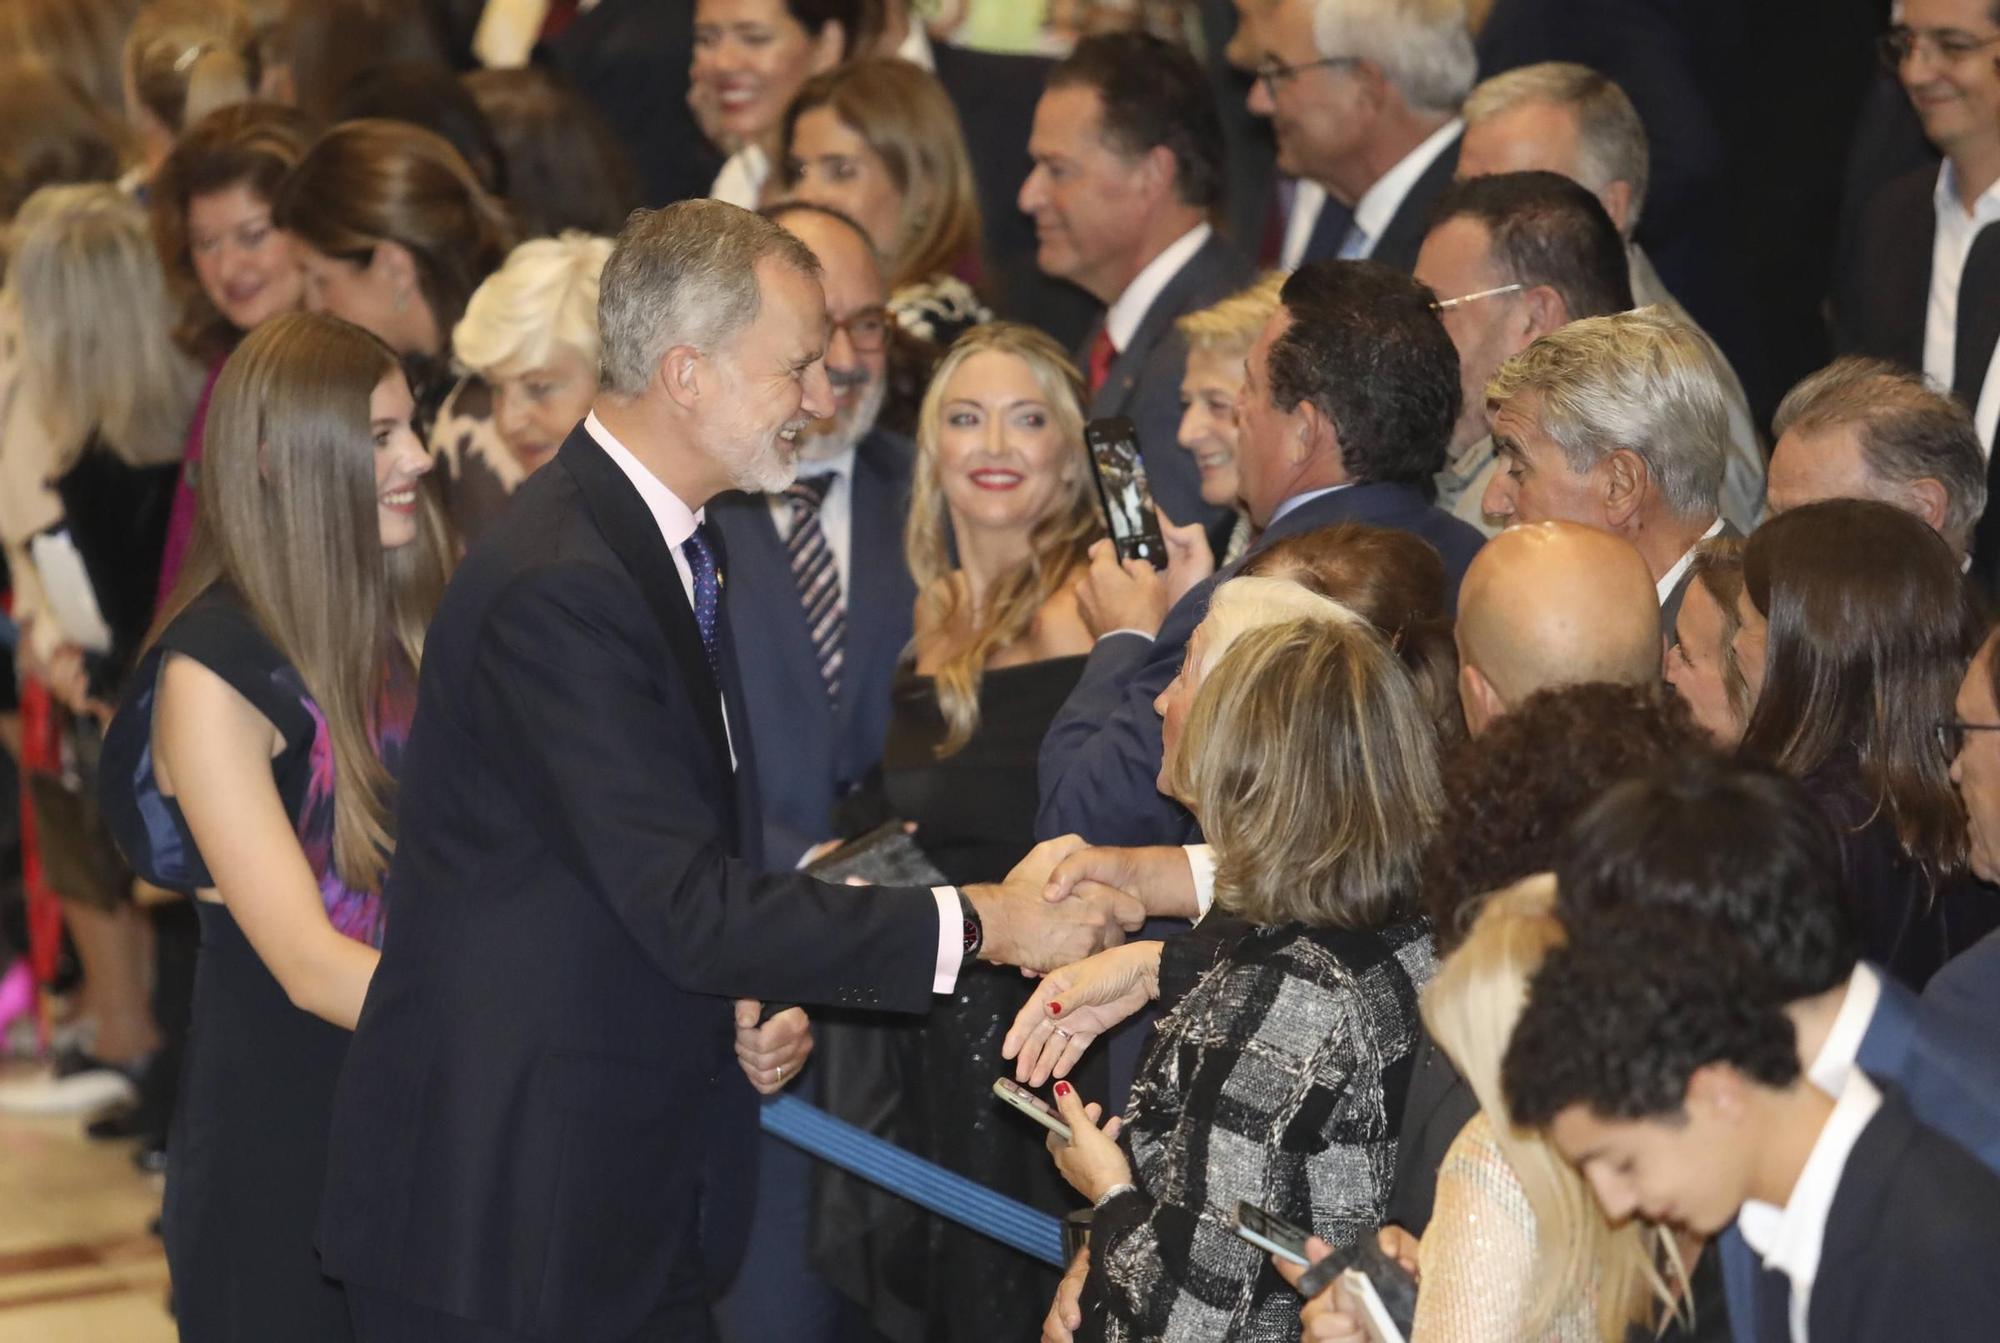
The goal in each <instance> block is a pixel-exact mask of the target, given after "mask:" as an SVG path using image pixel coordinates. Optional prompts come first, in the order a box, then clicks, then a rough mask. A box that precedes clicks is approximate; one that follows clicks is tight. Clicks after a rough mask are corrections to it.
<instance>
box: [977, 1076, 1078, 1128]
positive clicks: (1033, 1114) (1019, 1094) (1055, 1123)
mask: <svg viewBox="0 0 2000 1343" xmlns="http://www.w3.org/2000/svg"><path fill="white" fill-rule="evenodd" d="M993 1094H994V1095H996V1096H998V1097H999V1098H1000V1099H1001V1100H1003V1101H1006V1102H1007V1103H1008V1104H1009V1105H1011V1106H1013V1107H1014V1108H1015V1109H1016V1110H1019V1111H1020V1112H1021V1113H1022V1114H1024V1115H1026V1116H1028V1118H1030V1119H1032V1120H1034V1121H1035V1122H1036V1123H1037V1124H1040V1125H1041V1126H1042V1127H1043V1128H1045V1129H1047V1130H1048V1131H1049V1132H1051V1133H1053V1134H1055V1135H1056V1136H1057V1137H1058V1138H1061V1139H1062V1140H1063V1141H1064V1142H1068V1141H1069V1132H1070V1130H1069V1125H1068V1124H1065V1123H1063V1121H1062V1120H1061V1119H1060V1118H1058V1117H1057V1115H1056V1107H1055V1106H1053V1105H1051V1104H1049V1103H1048V1102H1047V1101H1045V1100H1043V1099H1042V1098H1041V1097H1040V1096H1037V1095H1036V1094H1035V1093H1034V1092H1032V1091H1030V1090H1028V1089H1027V1088H1026V1087H1024V1086H1022V1085H1021V1084H1020V1083H1019V1082H1016V1081H1015V1080H1014V1079H1013V1078H1011V1077H1001V1078H997V1079H995V1080H994V1083H993Z"/></svg>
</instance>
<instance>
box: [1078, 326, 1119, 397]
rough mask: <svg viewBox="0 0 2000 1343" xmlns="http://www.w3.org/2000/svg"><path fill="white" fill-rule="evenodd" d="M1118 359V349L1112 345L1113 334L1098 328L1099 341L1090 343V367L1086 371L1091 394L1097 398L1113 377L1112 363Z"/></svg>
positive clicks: (1085, 374)
mask: <svg viewBox="0 0 2000 1343" xmlns="http://www.w3.org/2000/svg"><path fill="white" fill-rule="evenodd" d="M1117 357H1118V347H1117V346H1116V345H1113V344H1112V343H1111V333H1110V332H1109V331H1107V330H1105V329H1104V328H1103V327H1099V328H1097V339H1096V340H1093V341H1091V342H1090V360H1089V363H1090V367H1089V368H1087V369H1085V370H1084V376H1085V377H1086V378H1087V379H1088V380H1089V388H1090V394H1091V395H1092V396H1096V395H1097V392H1098V389H1099V388H1101V387H1103V386H1104V382H1105V379H1107V378H1109V377H1110V376H1111V361H1112V360H1113V359H1116V358H1117Z"/></svg>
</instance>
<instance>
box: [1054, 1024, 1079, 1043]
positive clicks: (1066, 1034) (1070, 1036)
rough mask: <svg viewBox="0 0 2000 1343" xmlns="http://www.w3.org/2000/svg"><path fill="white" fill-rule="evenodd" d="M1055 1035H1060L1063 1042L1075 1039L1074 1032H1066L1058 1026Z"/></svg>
mask: <svg viewBox="0 0 2000 1343" xmlns="http://www.w3.org/2000/svg"><path fill="white" fill-rule="evenodd" d="M1056 1034H1057V1035H1060V1036H1061V1037H1062V1038H1063V1039H1065V1040H1074V1039H1075V1038H1076V1032H1074V1031H1066V1030H1064V1029H1063V1028H1062V1027H1060V1026H1058V1027H1056Z"/></svg>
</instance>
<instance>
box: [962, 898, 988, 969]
mask: <svg viewBox="0 0 2000 1343" xmlns="http://www.w3.org/2000/svg"><path fill="white" fill-rule="evenodd" d="M958 910H959V913H960V914H962V915H963V916H964V918H965V951H964V953H963V955H964V957H965V959H966V960H968V961H969V960H971V959H972V958H973V957H975V956H977V955H978V954H979V949H980V948H981V947H983V946H985V945H986V928H985V926H984V925H983V924H981V923H980V922H979V911H978V910H976V909H974V908H973V907H972V901H971V900H969V899H967V898H966V895H965V892H964V891H963V890H961V891H960V892H959V893H958Z"/></svg>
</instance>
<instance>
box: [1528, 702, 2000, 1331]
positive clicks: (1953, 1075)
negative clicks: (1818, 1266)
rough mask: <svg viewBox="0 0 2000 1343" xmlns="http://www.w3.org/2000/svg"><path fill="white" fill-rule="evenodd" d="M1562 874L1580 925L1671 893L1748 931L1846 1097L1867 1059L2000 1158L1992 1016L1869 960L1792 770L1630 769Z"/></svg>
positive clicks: (1833, 841) (1834, 1088) (1920, 1116)
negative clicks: (1934, 997) (1950, 1002)
mask: <svg viewBox="0 0 2000 1343" xmlns="http://www.w3.org/2000/svg"><path fill="white" fill-rule="evenodd" d="M1981 675H1982V676H1983V675H1985V673H1984V671H1983V670H1982V672H1981ZM1556 877H1557V890H1558V912H1559V913H1560V914H1561V916H1562V918H1563V920H1564V922H1565V923H1567V924H1569V925H1570V926H1571V927H1572V928H1575V929H1579V930H1587V929H1588V928H1589V927H1591V926H1592V925H1593V924H1594V923H1595V922H1597V921H1599V920H1604V919H1615V918H1616V917H1617V916H1618V914H1619V913H1620V911H1622V910H1629V909H1635V908H1664V909H1669V910H1672V911H1674V912H1677V913H1685V914H1690V915H1694V916H1696V917H1698V918H1700V919H1701V920H1703V921H1704V922H1706V923H1708V924H1710V925H1712V926H1714V927H1715V928H1717V929H1720V930H1721V931H1722V932H1724V933H1725V934H1727V935H1728V936H1729V937H1731V938H1733V939H1736V940H1737V941H1738V942H1739V943H1740V945H1741V946H1742V948H1743V949H1745V950H1747V951H1748V953H1749V955H1750V958H1751V960H1752V961H1753V962H1754V963H1755V964H1756V965H1757V966H1758V967H1759V968H1760V970H1761V971H1762V973H1763V974H1764V976H1765V977H1766V982H1767V985H1768V988H1769V990H1770V992H1771V993H1772V994H1774V995H1775V996H1776V997H1777V998H1778V999H1780V1000H1781V1001H1782V1002H1784V1004H1785V1009H1784V1010H1785V1013H1786V1015H1787V1016H1789V1017H1790V1018H1791V1020H1792V1025H1793V1028H1794V1031H1795V1033H1796V1035H1797V1053H1798V1059H1799V1066H1800V1067H1801V1068H1803V1069H1804V1070H1805V1076H1806V1079H1807V1080H1808V1081H1809V1082H1811V1083H1812V1084H1813V1085H1814V1086H1816V1087H1818V1088H1819V1089H1820V1090H1822V1091H1824V1092H1826V1093H1827V1094H1828V1095H1831V1096H1836V1097H1837V1096H1839V1095H1841V1094H1842V1091H1843V1089H1844V1088H1845V1087H1846V1085H1847V1082H1848V1080H1849V1079H1850V1078H1851V1077H1853V1076H1856V1075H1858V1073H1865V1074H1866V1075H1868V1076H1870V1077H1873V1078H1876V1079H1879V1080H1881V1081H1884V1082H1887V1083H1891V1084H1893V1085H1894V1086H1895V1087H1896V1088H1897V1089H1898V1091H1900V1093H1901V1094H1902V1096H1903V1098H1904V1100H1905V1101H1906V1102H1907V1103H1908V1105H1909V1107H1910V1110H1911V1112H1912V1114H1913V1115H1914V1116H1915V1117H1916V1119H1917V1121H1918V1122H1919V1123H1921V1124H1923V1125H1925V1126H1926V1127H1928V1128H1930V1129H1934V1130H1936V1131H1937V1132H1938V1133H1940V1134H1943V1135H1944V1136H1945V1137H1947V1138H1950V1139H1951V1140H1952V1141H1953V1142H1955V1143H1957V1144H1958V1145H1959V1146H1960V1147H1962V1148H1964V1149H1965V1151H1966V1152H1968V1153H1969V1154H1971V1155H1972V1156H1973V1157H1975V1158H1977V1159H1978V1160H1979V1161H1980V1162H1982V1163H1983V1164H1985V1165H1986V1166H1987V1167H1988V1168H1992V1169H2000V1057H1996V1055H1995V1054H1994V1052H1993V1050H1992V1049H1991V1048H1990V1047H1989V1046H1988V1045H1987V1043H1986V1041H1985V1039H1984V1027H1985V1024H1986V1023H1985V1022H1981V1023H1980V1027H1981V1029H1980V1030H1979V1031H1978V1032H1975V1031H1973V1030H1970V1029H1967V1028H1966V1027H1965V1026H1963V1025H1960V1024H1957V1023H1954V1022H1952V1021H1951V1020H1950V1019H1949V1016H1948V1014H1945V1013H1941V1012H1939V1011H1937V1010H1936V1009H1935V1008H1934V1006H1933V1005H1931V1004H1928V1003H1925V1002H1921V1001H1920V1000H1919V999H1918V998H1917V996H1916V995H1915V994H1914V993H1912V992H1911V991H1910V990H1908V989H1907V988H1904V987H1903V986H1902V985H1901V984H1899V983H1897V982H1896V980H1895V979H1894V978H1892V977H1891V976H1889V975H1887V974H1884V973H1882V972H1881V971H1880V970H1879V969H1878V968H1876V967H1874V966H1871V965H1868V964H1866V963H1863V962H1860V961H1858V960H1857V958H1856V942H1855V931H1854V924H1853V918H1852V914H1851V912H1850V904H1851V900H1852V896H1851V895H1850V893H1849V891H1848V885H1849V882H1848V879H1847V876H1846V874H1845V873H1844V872H1843V871H1842V868H1841V861H1840V844H1839V840H1838V838H1837V837H1836V835H1835V833H1834V830H1833V827H1832V825H1831V824H1830V823H1829V822H1828V820H1827V819H1826V816H1825V815H1824V813H1822V812H1821V810H1820V809H1819V807H1818V806H1817V804H1815V803H1814V802H1813V800H1812V799H1811V798H1810V797H1809V796H1807V795H1806V793H1805V792H1804V791H1803V790H1802V789H1800V788H1799V787H1798V785H1797V784H1795V783H1793V782H1792V781H1791V780H1789V779H1786V778H1784V777H1783V776H1781V775H1778V774H1776V773H1769V772H1765V771H1761V770H1747V769H1737V768H1733V767H1731V766H1728V765H1725V764H1723V763H1721V762H1719V761H1716V762H1692V763H1687V764H1684V765H1681V766H1679V767H1677V768H1675V769H1674V770H1673V771H1672V772H1669V773H1664V774H1661V775H1659V776H1657V777H1649V778H1642V779H1635V780H1631V781H1629V782H1626V783H1623V784H1620V785H1619V786H1617V787H1616V788H1614V789H1612V790H1611V791H1610V792H1608V793H1607V794H1606V795H1605V796H1604V797H1603V798H1602V799H1601V800H1599V801H1598V802H1597V803H1596V804H1595V805H1594V806H1593V807H1591V809H1590V810H1589V811H1588V812H1586V813H1585V814H1584V815H1583V816H1582V817H1581V818H1579V819H1578V821H1577V822H1576V823H1575V824H1574V825H1573V826H1571V827H1570V830H1569V833H1568V835H1567V836H1566V838H1565V840H1564V843H1563V850H1562V853H1561V854H1560V856H1559V857H1558V860H1557V863H1556ZM1717 1243H1718V1247H1719V1253H1720V1257H1721V1261H1722V1277H1723V1282H1724V1284H1725V1286H1726V1289H1727V1294H1728V1300H1729V1319H1730V1323H1731V1326H1732V1330H1733V1332H1734V1335H1735V1337H1736V1338H1737V1339H1738V1340H1739V1343H1752V1340H1754V1339H1755V1338H1756V1337H1757V1335H1756V1330H1755V1325H1756V1322H1757V1320H1758V1318H1759V1300H1758V1298H1759V1296H1760V1294H1761V1293H1762V1292H1763V1291H1764V1290H1765V1286H1764V1285H1763V1284H1761V1283H1760V1278H1761V1276H1762V1275H1760V1273H1759V1271H1758V1266H1757V1260H1756V1257H1755V1255H1754V1254H1753V1253H1752V1252H1751V1250H1750V1247H1749V1246H1748V1245H1747V1244H1746V1243H1745V1241H1744V1238H1743V1235H1742V1233H1741V1231H1740V1230H1738V1229H1735V1228H1732V1229H1731V1230H1729V1231H1727V1232H1725V1233H1724V1234H1723V1235H1722V1236H1721V1238H1720V1239H1719V1241H1718V1242H1717Z"/></svg>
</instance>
